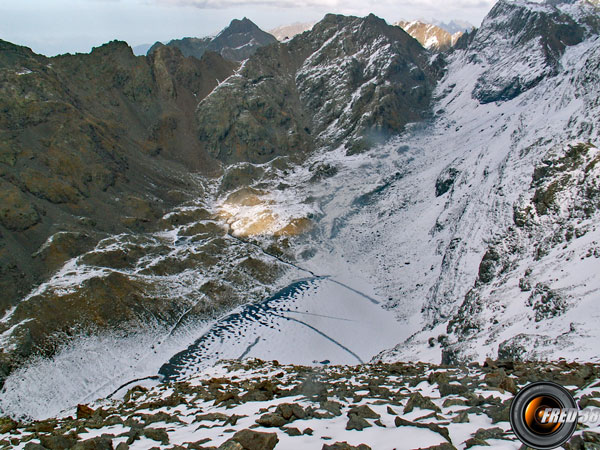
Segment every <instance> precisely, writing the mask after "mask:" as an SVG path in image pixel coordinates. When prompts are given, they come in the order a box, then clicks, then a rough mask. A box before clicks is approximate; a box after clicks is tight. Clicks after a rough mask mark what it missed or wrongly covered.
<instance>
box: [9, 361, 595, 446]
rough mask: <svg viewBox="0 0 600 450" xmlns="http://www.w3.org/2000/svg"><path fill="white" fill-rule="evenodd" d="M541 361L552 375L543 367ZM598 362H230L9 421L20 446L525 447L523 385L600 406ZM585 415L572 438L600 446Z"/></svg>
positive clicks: (578, 443)
mask: <svg viewBox="0 0 600 450" xmlns="http://www.w3.org/2000/svg"><path fill="white" fill-rule="evenodd" d="M541 372H543V375H542V374H541ZM599 377H600V368H599V367H598V366H595V365H589V364H588V365H578V364H570V363H566V362H564V361H563V362H558V363H555V364H550V365H546V364H543V365H540V364H539V363H513V362H506V361H504V362H494V361H491V360H488V361H487V362H486V363H485V364H484V365H483V366H481V365H479V364H471V365H469V366H451V367H449V366H436V365H430V364H423V363H416V364H402V363H395V364H369V365H363V366H359V367H347V366H331V367H327V368H322V369H315V368H313V367H302V366H286V365H280V364H278V363H277V362H272V363H265V362H263V361H260V360H252V359H251V360H246V361H244V362H239V361H227V362H222V363H220V364H218V365H216V366H215V367H213V368H211V369H209V370H206V371H204V372H202V373H199V374H196V375H194V376H192V377H189V378H188V379H187V380H186V381H185V382H180V383H173V384H155V385H148V384H146V385H145V386H144V385H143V384H142V385H133V386H128V387H127V388H123V389H121V390H119V391H118V392H116V393H115V395H114V396H113V398H112V399H110V400H99V401H97V402H95V403H92V404H89V405H83V404H82V405H79V406H77V407H76V408H75V407H73V408H72V409H70V410H68V411H65V414H64V415H63V416H61V417H58V418H52V419H48V420H45V421H37V422H33V423H23V422H16V421H14V420H4V421H3V422H2V423H1V424H0V448H11V449H22V448H24V449H28V450H42V449H58V448H72V449H74V450H79V449H89V448H94V449H95V448H99V449H113V448H114V449H118V450H126V449H147V448H155V449H217V448H218V449H221V450H226V449H239V450H242V449H245V450H265V449H273V448H276V449H295V448H300V447H301V448H310V449H323V450H334V449H339V450H341V449H345V450H351V449H359V450H367V449H370V448H374V449H375V448H376V449H392V448H403V449H407V450H409V449H431V450H434V449H437V450H451V449H468V448H483V447H489V446H492V447H494V448H506V449H518V448H521V443H520V442H519V441H518V440H517V439H516V437H515V436H514V434H513V433H512V431H511V428H510V424H509V422H508V413H509V408H510V404H511V401H512V398H513V394H514V393H515V392H517V390H518V389H519V388H520V387H522V386H523V385H525V384H527V383H530V382H532V381H537V380H539V379H541V378H543V379H544V380H552V381H556V382H559V383H561V384H563V385H567V386H570V387H571V389H572V392H573V394H574V397H575V398H576V400H577V402H578V404H579V406H580V408H581V409H582V410H584V411H585V410H586V408H588V409H590V408H596V407H598V406H599V405H600V392H599V391H598V387H599V385H600V384H599V380H598V379H599ZM599 442H600V427H598V426H596V427H592V428H588V427H587V426H582V427H580V429H578V430H577V431H576V432H575V434H574V436H573V437H572V438H571V439H570V441H569V442H568V443H567V444H565V445H564V447H562V448H564V449H567V450H575V449H584V448H595V447H596V446H597V445H598V443H599Z"/></svg>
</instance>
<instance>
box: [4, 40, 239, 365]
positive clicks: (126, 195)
mask: <svg viewBox="0 0 600 450" xmlns="http://www.w3.org/2000/svg"><path fill="white" fill-rule="evenodd" d="M0 45H1V46H2V52H1V56H0V61H1V63H0V64H1V68H0V73H1V75H0V76H1V77H2V87H1V89H2V95H1V100H0V102H1V108H2V110H3V111H4V113H3V114H2V118H1V119H0V129H1V133H2V139H1V143H0V155H1V164H0V175H1V179H0V183H1V184H2V189H1V194H0V195H1V196H2V202H1V207H0V208H1V209H0V238H1V244H0V261H1V264H0V267H1V269H0V273H1V276H0V286H1V288H2V292H3V295H2V296H1V297H0V309H1V310H2V315H3V316H4V319H6V318H7V317H8V315H10V314H12V313H13V312H15V313H16V314H17V315H18V314H19V312H18V311H20V309H19V307H23V306H22V305H21V304H20V303H19V302H20V301H21V300H22V299H23V298H24V297H25V296H26V295H27V294H28V293H30V292H31V290H32V288H34V287H35V286H36V285H39V284H40V283H41V282H43V281H44V280H47V279H48V278H49V277H51V276H52V275H53V274H54V273H55V272H56V271H57V270H58V269H60V268H61V267H62V266H63V264H64V263H65V262H67V261H68V260H70V259H71V258H74V257H76V256H78V255H80V254H82V253H84V252H85V251H88V250H91V249H93V248H94V247H95V246H96V244H97V242H99V241H100V240H101V239H104V238H107V237H108V236H111V235H115V234H118V233H123V232H125V233H138V232H144V231H149V230H154V229H156V228H157V226H158V222H159V220H160V219H161V217H162V216H163V215H164V214H165V213H166V212H168V211H171V210H172V208H173V207H174V206H175V205H178V204H180V203H181V202H182V201H183V200H185V199H186V198H192V197H196V196H197V195H198V193H199V192H201V186H199V184H198V181H197V179H196V177H195V176H194V175H193V173H195V172H198V171H199V172H202V173H206V174H209V173H211V172H212V173H215V171H216V170H218V163H217V162H216V161H214V160H212V159H211V158H210V157H209V156H208V155H206V154H205V153H203V151H202V149H201V148H200V147H199V145H198V144H197V141H196V139H195V136H194V134H195V132H194V130H195V125H194V122H193V111H194V110H195V106H196V104H197V101H198V100H197V99H198V98H200V99H201V98H202V97H204V96H206V95H208V94H209V93H210V92H211V91H212V89H214V87H216V85H217V79H218V78H221V79H224V78H226V77H227V76H229V75H231V74H232V73H233V71H234V70H235V68H236V65H235V64H234V63H231V62H228V61H226V60H224V59H223V58H221V57H220V56H218V55H216V54H214V53H207V54H206V55H205V56H204V57H203V58H202V59H201V60H197V59H191V58H185V57H183V56H182V55H181V53H180V52H179V51H178V50H176V49H170V48H164V49H160V50H159V51H157V52H155V53H154V54H153V55H152V57H149V58H145V57H135V56H134V55H133V53H132V51H131V49H130V48H129V47H128V46H127V45H126V44H125V43H122V42H112V43H109V44H106V45H105V46H102V47H99V48H97V49H94V50H93V51H92V53H90V54H89V55H75V56H71V55H66V56H58V57H55V58H46V57H43V56H40V55H36V54H34V53H32V52H31V51H30V50H29V49H26V48H23V47H18V46H15V45H12V44H9V43H6V42H2V43H1V44H0ZM114 281H115V285H114V286H115V288H117V289H125V288H124V286H123V283H122V282H121V281H119V280H114ZM105 289H106V287H105ZM96 299H97V301H98V303H97V306H98V307H99V308H103V307H104V306H102V305H103V304H107V302H108V303H110V302H112V296H111V295H110V293H109V291H106V290H105V294H104V297H102V295H100V297H98V296H97V297H96ZM56 301H57V299H56V298H53V299H48V300H47V302H49V303H47V306H45V307H44V306H40V308H41V310H38V312H36V313H35V314H34V317H32V316H30V315H28V317H30V318H35V321H37V323H39V321H42V322H44V323H46V324H50V323H53V324H54V325H52V327H51V330H50V329H45V326H44V325H43V326H41V327H40V326H36V325H35V323H34V322H31V323H30V328H29V329H28V330H23V335H22V336H23V341H22V342H23V345H24V346H23V347H22V348H21V349H20V350H17V352H18V354H19V355H20V357H26V356H27V355H28V354H30V353H31V352H32V351H33V349H34V348H35V347H36V345H38V344H39V343H40V341H39V339H40V338H41V337H42V336H44V335H47V333H48V332H50V333H51V332H52V330H54V331H56V330H63V331H65V332H68V330H69V329H71V328H72V327H73V326H79V325H80V324H81V323H80V322H79V318H77V317H75V318H74V320H73V321H71V320H65V321H62V320H60V318H59V317H55V318H53V319H51V320H46V319H50V318H49V317H46V313H47V312H48V309H47V308H48V307H50V305H51V304H52V302H56ZM15 308H17V309H15ZM115 309H116V310H119V308H118V307H114V308H113V307H111V309H109V310H106V311H104V312H103V313H101V314H99V315H96V317H95V318H94V319H92V321H93V322H96V323H100V324H101V323H103V322H104V321H105V320H106V319H107V318H108V317H111V316H114V317H115V318H116V317H118V315H115ZM125 310H128V308H125ZM61 311H64V309H63V308H61ZM75 311H79V312H80V313H82V314H83V312H82V311H81V307H80V306H79V307H75V308H73V309H71V310H70V313H72V314H75V315H77V313H76V312H75ZM4 319H3V322H2V329H3V331H5V330H6V329H7V327H8V328H10V327H11V326H12V325H8V324H9V322H8V321H6V320H4ZM55 319H57V320H55ZM84 322H85V321H84ZM3 347H4V349H5V353H4V354H3V355H2V357H3V358H4V357H6V356H7V352H8V347H6V346H4V345H3ZM7 370H9V366H7V365H2V370H1V372H2V374H3V375H2V376H5V375H6V371H7Z"/></svg>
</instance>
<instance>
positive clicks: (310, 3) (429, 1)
mask: <svg viewBox="0 0 600 450" xmlns="http://www.w3.org/2000/svg"><path fill="white" fill-rule="evenodd" d="M154 1H155V2H156V3H158V4H162V5H173V6H193V7H197V8H200V9H227V8H233V7H241V6H245V7H247V6H252V5H254V6H263V7H270V8H318V9H365V8H366V9H368V8H370V7H381V6H382V5H387V6H390V7H392V6H395V7H399V6H401V7H404V6H406V7H420V8H424V9H433V8H437V9H446V10H447V9H471V8H475V9H479V8H489V6H490V5H491V4H492V3H494V1H493V0H450V1H448V0H418V1H417V0H406V1H401V2H398V1H391V0H368V1H364V0H363V1H360V0H354V1H352V0H350V1H342V0H154Z"/></svg>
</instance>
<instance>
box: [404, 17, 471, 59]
mask: <svg viewBox="0 0 600 450" xmlns="http://www.w3.org/2000/svg"><path fill="white" fill-rule="evenodd" d="M394 25H396V26H399V27H400V28H402V29H403V30H404V31H406V32H407V33H408V34H410V35H411V36H412V37H414V38H415V39H416V40H417V41H419V42H420V44H421V45H422V46H423V47H425V48H426V49H428V50H433V51H436V52H444V51H446V50H449V49H450V48H451V47H452V46H454V44H456V42H457V41H458V39H459V38H460V37H461V36H462V35H463V32H462V31H457V32H455V33H453V34H450V33H449V32H448V31H446V30H444V29H443V28H441V27H439V26H437V25H433V24H430V23H425V22H421V21H420V20H414V21H406V20H401V21H399V22H396V23H395V24H394Z"/></svg>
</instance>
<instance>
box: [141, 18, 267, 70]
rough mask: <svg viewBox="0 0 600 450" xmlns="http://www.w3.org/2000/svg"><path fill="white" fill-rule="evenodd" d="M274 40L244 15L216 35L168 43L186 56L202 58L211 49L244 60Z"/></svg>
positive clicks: (153, 47)
mask: <svg viewBox="0 0 600 450" xmlns="http://www.w3.org/2000/svg"><path fill="white" fill-rule="evenodd" d="M274 42H277V39H276V38H275V37H274V36H272V35H270V34H269V33H267V32H265V31H263V30H261V29H260V28H259V27H258V26H257V25H256V24H255V23H254V22H252V21H251V20H250V19H248V18H246V17H244V18H243V19H241V20H239V19H233V20H232V21H231V23H230V24H229V25H228V26H227V27H226V28H224V29H223V30H222V31H221V32H220V33H219V34H217V35H216V36H215V37H212V38H211V37H205V38H194V37H186V38H183V39H173V40H172V41H170V42H169V43H167V44H166V45H167V46H169V47H177V48H179V49H180V50H181V52H182V53H183V55H184V56H193V57H195V58H201V57H202V55H204V52H206V51H207V50H210V51H213V52H215V53H219V54H220V55H221V56H223V57H224V58H226V59H229V60H231V61H243V60H245V59H247V58H249V57H250V56H251V55H252V54H254V52H255V51H256V50H257V49H258V48H260V47H263V46H265V45H269V44H272V43H274ZM161 45H163V44H161V43H160V42H157V43H156V44H154V45H153V46H152V47H151V48H150V50H148V55H150V54H151V53H152V52H154V51H155V50H156V49H157V48H159V47H160V46H161Z"/></svg>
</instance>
